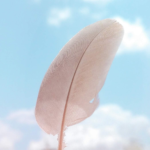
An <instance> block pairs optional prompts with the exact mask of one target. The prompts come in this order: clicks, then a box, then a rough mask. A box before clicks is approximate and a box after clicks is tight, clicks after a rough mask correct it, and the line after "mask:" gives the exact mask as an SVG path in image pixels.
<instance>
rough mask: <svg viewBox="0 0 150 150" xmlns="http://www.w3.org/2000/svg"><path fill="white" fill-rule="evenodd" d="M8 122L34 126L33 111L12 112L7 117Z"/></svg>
mask: <svg viewBox="0 0 150 150" xmlns="http://www.w3.org/2000/svg"><path fill="white" fill-rule="evenodd" d="M7 119H8V120H12V121H16V122H18V123H22V124H29V125H34V124H36V121H35V117H34V110H33V109H30V110H28V109H22V110H18V111H15V112H12V113H11V114H9V116H8V117H7Z"/></svg>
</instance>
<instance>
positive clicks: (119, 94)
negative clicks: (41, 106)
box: [0, 0, 150, 150]
mask: <svg viewBox="0 0 150 150" xmlns="http://www.w3.org/2000/svg"><path fill="white" fill-rule="evenodd" d="M149 5H150V2H149V1H148V0H144V1H142V0H137V1H129V0H126V1H123V0H71V1H69V0H61V1H60V0H56V1H51V0H21V1H19V0H13V1H11V0H5V1H1V2H0V18H1V19H0V79H1V80H0V91H1V92H0V127H1V128H2V129H3V128H4V129H5V132H2V130H1V129H0V149H3V150H4V149H5V148H8V149H9V150H20V148H21V149H23V150H32V149H33V150H34V149H37V148H36V146H37V147H40V146H41V145H42V141H44V139H45V138H46V140H47V139H48V138H49V137H47V135H45V134H44V133H42V131H41V130H40V128H39V127H38V125H37V123H36V122H35V120H34V115H33V114H34V107H35V104H36V99H37V95H38V91H39V87H40V84H41V81H42V79H43V77H44V75H45V73H46V71H47V69H48V67H49V65H50V64H51V62H52V61H53V59H54V58H55V57H56V55H57V54H58V52H59V51H60V50H61V48H62V47H63V46H64V45H65V44H66V43H67V42H68V41H69V39H70V38H72V37H73V36H74V35H75V34H76V33H77V32H79V31H80V30H81V29H82V28H84V27H85V26H87V25H89V24H91V23H94V22H96V21H99V20H102V19H105V18H115V19H116V20H118V21H119V22H120V23H121V24H122V25H123V26H124V29H125V36H124V39H123V42H122V44H121V46H120V48H119V50H118V53H117V55H116V57H115V59H114V61H113V64H112V66H111V69H110V71H109V74H108V77H107V80H106V82H105V85H104V87H103V89H102V90H101V92H100V100H101V107H102V108H103V109H108V110H109V111H108V112H110V114H111V113H113V112H114V113H115V114H117V113H116V112H118V111H117V110H119V112H120V114H123V115H122V117H124V118H126V117H125V116H126V115H124V114H126V113H127V112H129V114H130V115H129V116H128V115H127V116H128V117H127V118H132V119H131V120H134V119H135V118H136V117H137V118H138V117H139V118H138V119H139V120H140V117H143V118H144V119H145V120H144V121H143V122H145V124H144V123H143V122H142V121H139V122H138V123H139V126H140V127H139V132H138V133H139V136H136V137H137V140H138V141H140V142H141V144H143V145H144V146H145V147H149V146H150V145H148V144H147V143H148V140H149V141H150V109H149V106H150V43H149V41H150V21H149ZM99 109H101V108H99ZM103 109H102V110H99V111H100V112H101V111H102V112H103ZM97 112H98V111H97ZM100 114H101V113H100ZM94 115H95V114H94ZM94 115H93V116H92V117H93V118H94V117H95V118H96V117H97V116H98V115H97V116H96V115H95V116H94ZM108 116H109V114H107V117H106V118H109V117H108ZM22 118H24V119H22ZM100 118H101V116H100ZM97 119H98V117H97ZM138 119H137V120H138ZM102 120H103V123H102V124H104V122H106V121H105V119H104V118H102ZM106 120H107V119H106ZM108 120H109V119H108ZM111 120H113V121H112V123H113V122H115V121H114V120H115V119H114V118H113V117H112V119H111ZM131 120H130V121H128V120H127V119H126V122H128V126H130V127H131V128H132V127H133V128H134V126H133V125H134V124H135V122H136V121H135V122H134V123H131V122H132V121H131ZM135 120H136V119H135ZM87 122H88V121H87ZM130 123H131V124H132V125H131V124H130ZM136 123H137V122H136ZM87 124H88V123H87ZM87 124H86V123H83V124H81V125H80V126H78V127H77V128H80V127H81V126H82V127H85V128H86V129H88V128H89V127H87ZM116 124H121V121H120V122H119V121H118V122H117V123H116ZM142 124H144V125H145V126H144V128H143V126H142ZM104 125H105V124H104ZM122 125H124V126H127V125H126V124H122ZM135 125H136V124H135ZM91 126H92V127H93V129H92V131H93V132H94V131H95V129H96V130H97V132H99V131H100V130H102V129H103V128H100V127H95V128H94V126H95V124H94V123H93V124H92V125H91ZM117 127H118V126H117ZM119 127H120V126H119ZM128 129H129V128H127V129H126V131H129V130H128ZM146 129H147V130H146ZM74 130H75V129H72V131H69V132H70V133H68V134H69V135H71V134H72V133H73V131H74ZM131 130H132V129H131ZM88 131H90V130H88ZM115 131H116V129H115ZM118 132H119V131H116V132H115V133H118ZM146 132H147V133H146ZM87 133H88V132H87ZM119 133H120V132H119ZM127 133H128V132H127ZM140 133H141V134H140ZM145 133H146V134H145ZM14 135H15V138H13V137H14ZM89 135H90V133H89ZM100 135H101V134H100ZM100 135H99V136H100ZM113 135H116V134H112V137H113ZM123 135H124V134H122V133H120V134H119V135H117V136H119V137H120V139H121V138H122V139H124V141H128V139H129V137H130V136H129V135H128V136H127V137H126V138H125V136H123ZM141 135H143V136H141ZM87 136H88V135H87ZM134 136H135V135H134ZM4 137H7V138H4ZM11 137H12V138H11ZM101 137H102V135H101ZM138 137H140V139H138ZM141 137H142V139H141ZM51 138H53V137H51ZM76 138H77V139H78V138H79V137H76ZM94 138H95V135H93V139H94ZM12 139H13V140H12ZM95 139H99V138H95ZM106 139H107V138H106ZM131 139H132V138H131ZM48 140H54V139H48ZM99 140H100V139H99ZM4 141H5V142H4ZM33 141H35V142H33ZM36 141H38V142H36ZM105 142H107V140H106V141H105ZM105 142H104V143H105ZM115 142H116V143H117V142H118V141H117V140H116V141H115ZM115 142H114V143H115ZM2 143H3V144H2ZM4 143H7V144H4ZM8 143H9V144H8ZM37 143H41V145H40V146H39V145H38V144H37ZM104 143H102V144H101V145H103V144H104ZM119 143H121V142H119ZM126 143H128V142H126ZM149 143H150V142H149ZM96 144H97V143H95V147H96V146H98V145H96ZM33 145H34V146H33ZM81 145H82V143H81ZM101 145H100V146H99V147H101ZM104 145H105V144H104ZM113 145H115V144H113ZM122 145H123V144H122ZM7 146H8V147H7ZM54 146H55V145H54ZM87 146H88V145H87ZM33 147H34V148H33ZM41 147H42V146H41ZM88 147H89V146H88ZM112 147H113V146H112ZM83 148H85V149H86V150H87V148H86V147H84V146H83ZM111 149H112V148H111ZM145 149H146V150H148V148H145ZM72 150H74V149H72ZM95 150H96V148H95ZM106 150H109V148H106ZM114 150H115V146H114ZM120 150H121V149H120Z"/></svg>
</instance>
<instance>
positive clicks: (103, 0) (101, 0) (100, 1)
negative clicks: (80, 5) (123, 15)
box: [83, 0, 113, 4]
mask: <svg viewBox="0 0 150 150" xmlns="http://www.w3.org/2000/svg"><path fill="white" fill-rule="evenodd" d="M83 1H84V2H89V3H93V4H108V3H110V2H111V1H113V0H83Z"/></svg>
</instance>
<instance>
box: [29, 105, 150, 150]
mask: <svg viewBox="0 0 150 150" xmlns="http://www.w3.org/2000/svg"><path fill="white" fill-rule="evenodd" d="M149 129H150V120H149V119H148V118H147V117H145V116H139V115H137V116H136V115H133V114H132V113H131V112H130V111H126V110H123V109H122V108H120V107H119V106H117V105H104V106H101V107H99V108H98V109H97V110H96V111H95V113H94V114H93V115H92V116H91V117H89V118H88V119H87V120H85V121H84V122H82V123H80V124H78V125H75V126H72V127H69V128H68V129H67V130H66V136H65V141H66V143H67V147H66V148H65V150H78V149H80V150H98V149H105V150H124V147H126V146H128V145H130V143H131V141H132V140H137V141H140V143H141V144H143V145H144V148H145V149H146V148H147V147H150V145H149V144H147V143H145V141H144V139H142V137H143V136H144V137H147V138H149V139H150V135H149ZM56 139H57V136H55V137H53V136H52V135H50V136H48V135H47V134H45V133H42V135H41V139H39V140H38V141H35V140H33V141H31V142H30V144H29V150H31V149H33V150H36V149H37V148H38V147H40V148H41V149H42V148H55V149H57V144H58V142H57V140H56ZM46 143H47V147H46ZM48 144H49V145H48Z"/></svg>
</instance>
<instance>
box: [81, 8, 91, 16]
mask: <svg viewBox="0 0 150 150" xmlns="http://www.w3.org/2000/svg"><path fill="white" fill-rule="evenodd" d="M79 12H80V13H81V14H82V15H88V14H89V13H90V9H89V8H88V7H83V8H81V9H80V10H79Z"/></svg>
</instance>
